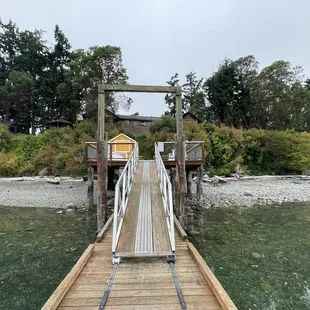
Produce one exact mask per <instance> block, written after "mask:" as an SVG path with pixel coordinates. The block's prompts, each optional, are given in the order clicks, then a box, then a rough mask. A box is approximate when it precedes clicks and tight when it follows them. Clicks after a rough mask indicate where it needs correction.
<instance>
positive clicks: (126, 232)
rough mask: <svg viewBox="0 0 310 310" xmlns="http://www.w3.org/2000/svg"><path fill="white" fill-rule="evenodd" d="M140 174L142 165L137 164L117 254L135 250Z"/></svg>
mask: <svg viewBox="0 0 310 310" xmlns="http://www.w3.org/2000/svg"><path fill="white" fill-rule="evenodd" d="M142 172H143V163H138V166H137V171H136V175H135V177H134V180H133V184H132V187H131V191H130V195H129V199H128V205H127V210H126V214H125V217H124V222H123V227H122V230H121V233H120V237H119V241H118V246H117V252H134V249H135V242H136V231H137V222H138V212H139V198H140V188H141V181H142Z"/></svg>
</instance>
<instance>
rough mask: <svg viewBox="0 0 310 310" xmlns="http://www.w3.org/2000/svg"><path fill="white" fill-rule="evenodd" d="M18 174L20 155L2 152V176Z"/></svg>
mask: <svg viewBox="0 0 310 310" xmlns="http://www.w3.org/2000/svg"><path fill="white" fill-rule="evenodd" d="M17 174H18V157H17V156H16V155H14V154H4V153H0V176H1V177H10V176H14V175H17Z"/></svg>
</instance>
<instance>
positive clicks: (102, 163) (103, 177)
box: [97, 92, 107, 231]
mask: <svg viewBox="0 0 310 310" xmlns="http://www.w3.org/2000/svg"><path fill="white" fill-rule="evenodd" d="M104 120H105V93H104V92H103V93H100V94H99V96H98V133H97V187H98V190H97V195H98V203H97V230H98V231H100V229H101V228H102V227H103V225H104V223H105V222H106V213H107V190H106V189H107V154H106V150H105V141H104V140H105V132H104Z"/></svg>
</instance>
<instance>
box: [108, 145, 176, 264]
mask: <svg viewBox="0 0 310 310" xmlns="http://www.w3.org/2000/svg"><path fill="white" fill-rule="evenodd" d="M138 159H139V147H138V145H136V147H135V149H134V152H133V153H132V155H131V157H130V159H129V160H128V162H127V164H126V166H125V168H124V170H123V172H122V174H121V176H120V178H119V180H118V182H117V184H116V186H115V204H114V219H113V239H112V254H113V257H114V258H115V259H118V258H121V257H163V256H169V257H170V258H172V257H174V254H175V236H174V217H173V200H172V187H171V183H170V179H169V176H168V174H167V171H166V168H165V165H164V163H163V161H162V158H161V156H160V153H159V151H158V148H157V145H155V160H153V161H152V160H140V161H139V160H138Z"/></svg>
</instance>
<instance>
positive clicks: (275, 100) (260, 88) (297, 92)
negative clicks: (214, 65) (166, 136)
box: [165, 55, 310, 131]
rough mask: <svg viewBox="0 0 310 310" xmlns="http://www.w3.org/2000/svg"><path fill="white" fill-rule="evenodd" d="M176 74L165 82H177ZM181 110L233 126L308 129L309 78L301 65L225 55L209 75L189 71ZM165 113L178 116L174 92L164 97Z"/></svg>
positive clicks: (220, 123)
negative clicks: (266, 63) (261, 63)
mask: <svg viewBox="0 0 310 310" xmlns="http://www.w3.org/2000/svg"><path fill="white" fill-rule="evenodd" d="M179 82H180V80H179V75H178V74H177V73H176V74H175V75H174V76H172V78H171V79H170V81H167V83H168V84H169V85H171V86H176V85H179ZM182 89H183V111H184V112H185V111H189V112H191V113H192V114H194V115H195V116H197V117H199V118H200V119H202V120H207V121H208V122H210V123H214V124H217V125H226V126H230V127H234V128H246V129H248V128H260V129H272V130H285V129H294V130H297V131H309V130H310V80H309V79H305V77H304V75H303V69H302V68H301V67H300V66H293V65H292V64H291V63H290V62H287V61H282V60H279V61H275V62H274V63H272V64H271V65H270V66H267V67H265V68H263V69H261V70H260V69H259V63H258V61H257V60H256V59H255V57H254V56H252V55H249V56H246V57H241V58H239V59H237V60H231V59H228V58H226V59H224V60H223V61H222V62H221V63H220V64H219V67H218V69H217V71H216V72H214V73H213V74H212V76H211V77H209V78H206V79H205V78H198V77H197V76H196V73H195V72H190V73H188V74H187V75H186V76H185V83H184V84H183V85H182ZM165 102H166V104H167V107H168V110H167V111H166V114H170V115H172V116H174V115H175V96H174V95H167V96H166V97H165Z"/></svg>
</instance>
